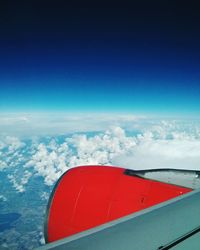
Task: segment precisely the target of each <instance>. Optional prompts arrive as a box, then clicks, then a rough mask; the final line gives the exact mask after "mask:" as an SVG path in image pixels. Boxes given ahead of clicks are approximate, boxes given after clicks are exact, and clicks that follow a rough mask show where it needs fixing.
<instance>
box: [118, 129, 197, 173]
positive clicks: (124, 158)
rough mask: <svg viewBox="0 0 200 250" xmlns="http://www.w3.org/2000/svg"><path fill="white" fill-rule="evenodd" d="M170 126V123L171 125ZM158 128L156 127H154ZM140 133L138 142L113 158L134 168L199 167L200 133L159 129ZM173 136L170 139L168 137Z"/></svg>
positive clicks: (120, 163) (194, 168) (125, 165)
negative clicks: (128, 150)
mask: <svg viewBox="0 0 200 250" xmlns="http://www.w3.org/2000/svg"><path fill="white" fill-rule="evenodd" d="M169 127H171V126H169ZM154 129H155V128H154ZM154 129H153V132H152V131H149V132H146V133H144V134H143V135H139V136H138V137H137V146H136V147H135V148H133V149H132V150H131V151H130V152H126V153H125V154H121V155H120V156H117V157H115V159H113V163H114V164H118V165H122V166H124V167H126V168H132V169H151V168H177V169H193V170H200V134H189V133H188V132H187V131H183V132H182V131H181V132H179V131H170V133H169V131H167V130H166V131H164V129H163V128H161V127H160V130H161V133H160V137H158V132H159V129H157V130H156V132H157V134H155V130H154ZM168 137H169V138H170V139H167V138H168Z"/></svg>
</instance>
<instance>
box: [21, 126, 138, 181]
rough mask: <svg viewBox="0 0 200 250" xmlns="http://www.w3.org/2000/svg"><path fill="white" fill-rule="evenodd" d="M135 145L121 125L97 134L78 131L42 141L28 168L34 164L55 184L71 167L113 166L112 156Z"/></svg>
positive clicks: (41, 173) (36, 168)
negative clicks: (67, 136) (61, 137)
mask: <svg viewBox="0 0 200 250" xmlns="http://www.w3.org/2000/svg"><path fill="white" fill-rule="evenodd" d="M134 146H135V141H134V138H131V137H127V136H126V135H125V132H124V130H123V129H122V128H120V127H113V128H112V129H110V130H108V131H106V132H105V133H98V134H96V135H94V136H87V135H86V134H81V135H80V134H75V135H73V136H72V137H69V138H66V140H65V142H63V143H61V144H58V143H56V142H55V141H50V143H49V144H47V145H45V144H43V143H40V144H39V145H38V147H37V151H36V153H35V154H34V155H33V156H32V158H31V160H30V161H28V162H27V163H26V164H25V167H33V168H34V169H35V171H36V172H37V173H38V174H39V175H41V176H43V177H44V179H45V183H46V184H47V185H52V184H54V182H55V181H56V180H57V179H58V178H59V177H60V175H61V174H63V173H64V172H65V171H66V170H67V169H68V168H71V167H75V166H79V165H92V164H99V165H111V164H112V158H113V157H114V156H116V155H118V154H120V153H124V152H126V151H127V150H129V149H130V148H132V147H134Z"/></svg>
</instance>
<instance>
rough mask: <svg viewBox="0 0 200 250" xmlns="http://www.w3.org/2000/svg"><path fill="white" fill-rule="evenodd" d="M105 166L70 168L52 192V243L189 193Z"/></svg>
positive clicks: (50, 212)
mask: <svg viewBox="0 0 200 250" xmlns="http://www.w3.org/2000/svg"><path fill="white" fill-rule="evenodd" d="M124 171H125V169H123V168H117V167H105V166H85V167H77V168H73V169H71V170H69V171H67V172H66V174H65V175H63V177H62V178H61V179H60V181H59V183H58V186H57V187H56V189H55V193H54V195H53V198H52V201H51V206H50V209H49V218H48V225H47V234H48V242H52V241H55V240H58V239H61V238H64V237H67V236H70V235H73V234H76V233H79V232H81V231H84V230H87V229H90V228H92V227H95V226H98V225H101V224H103V223H106V222H109V221H111V220H114V219H117V218H120V217H122V216H125V215H128V214H131V213H134V212H136V211H139V210H142V209H144V208H147V207H150V206H153V205H155V204H158V203H160V202H163V201H166V200H169V199H171V198H174V197H176V196H179V195H181V194H184V193H187V192H189V191H191V189H188V188H183V187H179V186H175V185H171V184H166V183H161V182H158V181H152V180H147V179H142V178H139V177H135V176H128V175H125V174H124Z"/></svg>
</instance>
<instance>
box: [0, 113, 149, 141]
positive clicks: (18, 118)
mask: <svg viewBox="0 0 200 250" xmlns="http://www.w3.org/2000/svg"><path fill="white" fill-rule="evenodd" d="M143 118H144V117H143V116H135V115H132V114H109V113H94V114H92V113H91V114H88V113H81V114H78V113H61V112H60V113H59V112H55V113H27V114H24V113H16V114H15V113H8V114H5V113H0V133H1V134H2V135H4V136H5V135H9V136H20V137H24V136H25V137H30V136H31V137H32V136H41V135H43V136H46V135H63V134H67V133H75V132H89V131H104V130H106V129H108V128H109V127H110V126H121V127H124V128H128V127H130V126H132V124H133V122H135V121H137V120H140V119H143Z"/></svg>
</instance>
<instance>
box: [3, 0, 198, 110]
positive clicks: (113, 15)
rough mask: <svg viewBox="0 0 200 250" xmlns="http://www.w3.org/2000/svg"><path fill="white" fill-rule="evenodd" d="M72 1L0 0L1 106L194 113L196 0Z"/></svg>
mask: <svg viewBox="0 0 200 250" xmlns="http://www.w3.org/2000/svg"><path fill="white" fill-rule="evenodd" d="M73 2H74V3H70V4H69V3H68V1H42V0H41V1H31V0H30V1H2V2H1V4H0V5H1V6H0V12H1V13H0V14H1V15H0V85H1V89H0V109H1V110H2V111H41V110H42V111H43V110H47V111H49V110H54V111H56V110H62V111H92V112H94V111H103V112H105V111H115V112H136V113H156V114H157V113H158V114H160V113H163V114H165V113H166V114H170V113H171V114H191V113H192V114H198V113H199V110H200V98H199V97H200V47H199V44H200V25H199V24H200V8H199V7H198V5H195V4H193V2H192V1H191V2H187V3H184V2H183V1H140V4H139V3H135V4H134V2H135V1H132V4H130V3H127V2H126V3H125V2H124V3H122V2H121V4H118V3H114V2H113V3H111V2H109V1H108V2H107V3H103V2H101V3H99V4H97V3H94V2H95V1H93V3H88V2H85V1H82V3H80V2H77V1H73ZM196 2H197V1H196Z"/></svg>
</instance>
